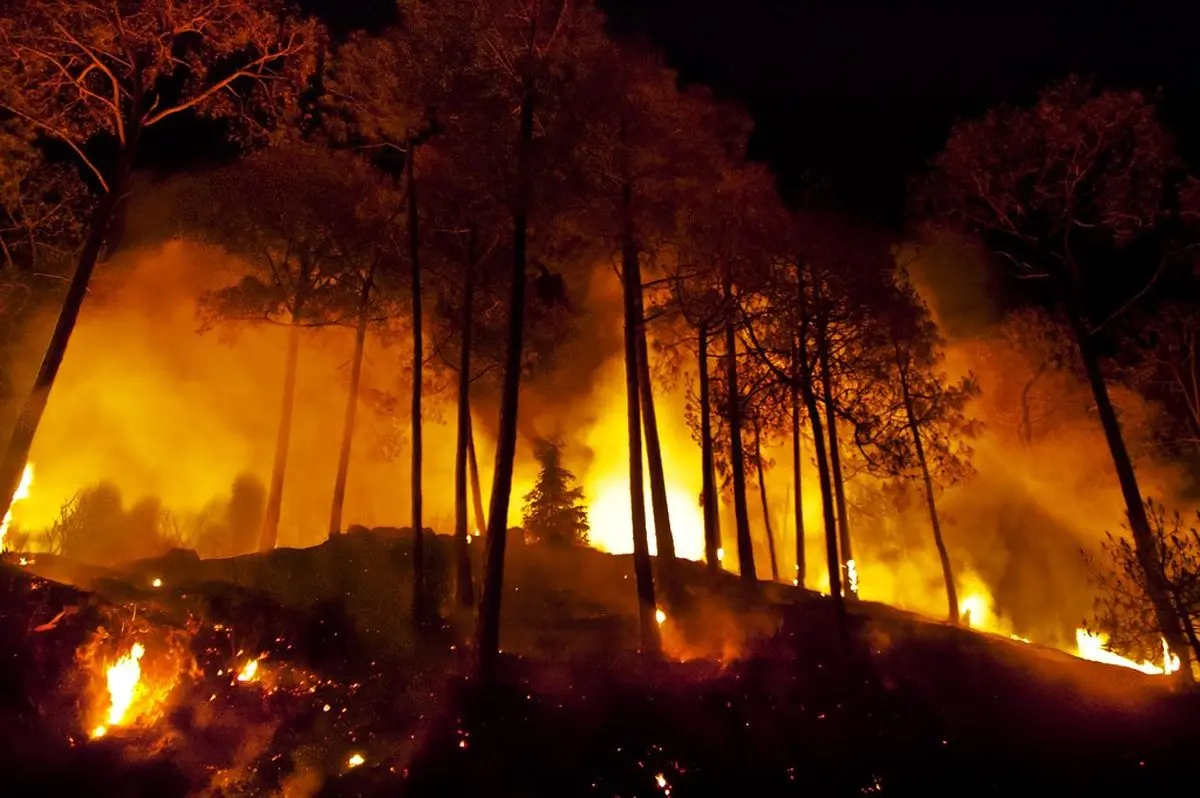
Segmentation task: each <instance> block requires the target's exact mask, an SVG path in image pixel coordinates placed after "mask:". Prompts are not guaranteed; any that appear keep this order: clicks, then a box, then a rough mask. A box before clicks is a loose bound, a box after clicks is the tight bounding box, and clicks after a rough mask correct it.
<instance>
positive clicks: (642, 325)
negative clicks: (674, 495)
mask: <svg viewBox="0 0 1200 798" xmlns="http://www.w3.org/2000/svg"><path fill="white" fill-rule="evenodd" d="M637 279H638V291H637V297H636V298H637V311H636V312H637V318H638V319H640V320H641V321H640V322H639V324H638V336H637V355H638V362H637V365H638V384H639V387H640V388H641V404H642V423H643V425H644V427H645V430H644V434H645V438H646V461H647V463H648V464H649V466H650V505H651V508H652V509H653V511H654V543H655V547H656V549H657V551H658V567H659V571H660V573H661V574H662V575H663V582H664V587H666V586H669V585H671V584H672V574H673V571H674V565H675V537H674V536H673V535H672V534H671V511H670V508H669V507H668V505H667V479H666V476H665V474H664V473H663V456H662V446H661V445H660V442H659V438H658V417H657V415H656V414H655V412H654V387H653V384H652V383H651V381H650V351H649V350H650V347H649V346H647V345H646V312H645V307H644V304H643V300H642V288H641V279H642V278H641V265H640V264H638V269H637Z"/></svg>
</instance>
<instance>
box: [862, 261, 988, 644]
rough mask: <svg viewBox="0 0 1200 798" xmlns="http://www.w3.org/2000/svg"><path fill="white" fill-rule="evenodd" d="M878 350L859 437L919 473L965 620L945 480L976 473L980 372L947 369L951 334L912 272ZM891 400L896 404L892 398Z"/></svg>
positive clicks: (949, 593) (907, 472)
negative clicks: (945, 523) (943, 506)
mask: <svg viewBox="0 0 1200 798" xmlns="http://www.w3.org/2000/svg"><path fill="white" fill-rule="evenodd" d="M884 303H885V304H884V305H883V307H881V314H880V315H881V319H880V321H881V322H882V324H881V328H880V329H879V334H880V335H879V338H878V339H877V346H878V347H879V351H878V352H877V355H878V357H879V358H880V363H881V367H882V368H881V370H880V373H879V377H880V379H879V381H878V383H876V385H875V386H874V387H875V390H874V391H872V392H871V394H872V397H873V398H874V400H875V401H874V402H873V407H872V409H871V410H870V411H869V412H866V413H863V414H862V415H863V416H864V417H865V418H867V419H869V420H867V421H865V422H862V423H860V424H859V425H858V428H857V434H856V438H857V440H858V443H859V446H860V448H864V447H863V445H864V443H866V444H868V445H873V446H875V447H877V448H878V449H879V450H880V451H882V453H883V454H884V458H883V459H884V463H883V464H882V465H883V473H884V474H885V475H887V476H891V477H898V478H911V479H919V480H920V481H921V484H922V487H923V488H924V492H925V504H926V508H927V510H928V513H929V526H930V530H931V532H932V533H933V542H934V546H935V547H936V548H937V553H938V560H939V561H940V563H941V566H942V579H943V581H944V583H945V586H946V603H947V608H948V618H949V620H950V622H951V623H954V624H957V623H959V622H960V613H959V605H958V589H957V587H956V585H955V581H954V569H953V567H952V565H951V561H950V554H949V551H948V549H947V548H946V543H945V540H944V538H943V536H942V525H941V520H940V518H939V516H938V510H937V498H936V497H937V488H938V487H945V486H946V485H949V484H952V483H954V482H956V481H958V480H959V479H962V478H964V477H966V476H968V475H969V474H970V473H971V466H970V456H971V449H970V446H969V443H968V442H969V441H970V440H971V439H972V438H973V437H974V436H975V435H976V427H977V425H976V424H975V422H973V421H972V420H971V419H969V418H968V417H967V416H966V415H965V409H966V404H967V402H968V401H969V400H971V399H972V398H974V397H975V396H976V395H977V393H978V388H977V386H976V384H975V382H974V379H973V377H971V376H968V377H963V378H961V379H959V380H957V381H951V380H950V379H949V378H948V377H947V376H946V375H945V374H943V373H941V371H940V369H941V366H942V361H943V357H944V355H943V341H942V340H941V336H940V335H939V333H938V330H937V326H936V325H935V324H934V322H933V320H932V319H931V318H930V316H929V312H928V310H927V308H926V307H925V305H924V303H923V302H922V300H921V298H920V297H919V296H918V295H917V293H916V291H915V290H914V289H913V287H912V285H911V284H910V283H909V282H908V279H907V276H906V275H904V274H903V273H901V274H900V275H899V276H898V278H897V285H896V290H895V291H894V293H893V294H892V295H891V296H889V297H886V298H885V299H884ZM888 405H890V407H889V406H888Z"/></svg>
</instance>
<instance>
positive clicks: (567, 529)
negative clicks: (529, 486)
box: [524, 439, 588, 544]
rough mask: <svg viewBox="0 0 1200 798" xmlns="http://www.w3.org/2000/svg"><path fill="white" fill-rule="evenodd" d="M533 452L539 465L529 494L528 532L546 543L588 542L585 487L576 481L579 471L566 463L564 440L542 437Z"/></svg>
mask: <svg viewBox="0 0 1200 798" xmlns="http://www.w3.org/2000/svg"><path fill="white" fill-rule="evenodd" d="M533 454H534V457H535V458H536V459H537V462H538V466H539V469H538V476H537V481H536V482H535V483H534V485H533V490H531V491H530V492H529V493H527V494H525V516H524V526H525V533H526V534H527V535H528V536H530V538H532V539H533V540H536V541H540V542H542V543H555V544H564V543H574V544H584V543H587V539H588V519H587V506H586V505H585V504H583V488H581V487H579V486H578V485H576V484H575V475H574V474H573V473H571V472H570V471H569V470H568V469H567V468H565V467H564V466H563V464H562V444H561V443H560V442H559V441H556V440H545V439H543V440H539V441H537V442H536V443H535V444H534V450H533Z"/></svg>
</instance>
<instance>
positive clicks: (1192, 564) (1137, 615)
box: [1090, 500, 1200, 661]
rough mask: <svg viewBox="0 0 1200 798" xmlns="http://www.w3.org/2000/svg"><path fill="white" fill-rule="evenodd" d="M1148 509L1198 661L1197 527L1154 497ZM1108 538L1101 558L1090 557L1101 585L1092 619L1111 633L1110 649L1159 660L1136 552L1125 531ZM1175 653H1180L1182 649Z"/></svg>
mask: <svg viewBox="0 0 1200 798" xmlns="http://www.w3.org/2000/svg"><path fill="white" fill-rule="evenodd" d="M1146 515H1147V516H1148V517H1149V519H1150V526H1151V530H1152V531H1153V539H1154V547H1155V552H1156V560H1157V562H1159V563H1161V564H1162V569H1163V575H1164V577H1165V580H1166V584H1167V589H1168V591H1169V593H1170V595H1171V603H1172V606H1173V607H1174V609H1175V612H1176V614H1177V615H1178V617H1179V621H1180V623H1181V624H1182V625H1183V630H1184V634H1185V635H1186V637H1187V640H1188V641H1189V643H1190V644H1191V646H1192V649H1193V651H1194V652H1195V656H1196V658H1197V660H1198V661H1200V531H1198V530H1197V529H1196V528H1195V527H1192V528H1189V529H1185V528H1184V525H1183V519H1182V517H1181V516H1180V514H1179V513H1178V512H1176V513H1174V514H1173V515H1172V516H1170V517H1168V516H1167V514H1166V512H1165V510H1164V509H1163V506H1162V505H1160V504H1155V503H1154V502H1153V500H1147V501H1146ZM1197 518H1198V519H1200V513H1197ZM1107 538H1108V539H1107V541H1106V542H1105V543H1102V544H1101V550H1102V552H1103V554H1104V558H1103V559H1104V561H1103V562H1102V563H1096V562H1095V561H1091V562H1090V564H1091V566H1092V571H1093V579H1094V582H1095V584H1096V586H1097V587H1098V588H1099V595H1098V596H1097V598H1096V618H1095V623H1096V625H1097V626H1098V627H1099V628H1100V629H1102V630H1104V631H1105V632H1107V633H1108V634H1109V639H1110V644H1111V647H1112V648H1113V649H1114V650H1118V651H1124V652H1126V653H1128V654H1129V655H1131V656H1136V657H1141V658H1143V659H1146V660H1150V661H1154V660H1158V659H1160V658H1161V657H1162V654H1163V642H1162V637H1161V633H1160V632H1159V628H1158V623H1157V622H1156V620H1155V615H1154V607H1153V605H1152V604H1151V602H1150V598H1149V596H1148V594H1147V592H1146V584H1145V580H1146V577H1145V572H1144V571H1143V569H1142V567H1141V564H1140V563H1139V562H1138V557H1137V552H1136V551H1135V550H1134V547H1133V544H1132V543H1131V542H1130V540H1129V538H1128V537H1117V536H1115V535H1113V534H1112V533H1107ZM1176 653H1178V654H1179V655H1180V656H1181V657H1182V656H1183V654H1184V653H1185V652H1176Z"/></svg>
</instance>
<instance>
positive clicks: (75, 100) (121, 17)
mask: <svg viewBox="0 0 1200 798" xmlns="http://www.w3.org/2000/svg"><path fill="white" fill-rule="evenodd" d="M311 30H312V29H311V26H305V25H301V24H298V23H297V22H296V21H295V20H294V19H293V18H291V17H290V16H288V15H287V14H286V13H285V10H284V7H283V5H282V3H279V2H275V0H133V2H122V3H112V2H102V1H101V0H13V2H10V3H7V4H5V6H4V8H3V12H2V16H0V108H3V109H4V110H5V111H6V112H7V114H9V115H11V116H13V117H16V118H18V119H20V120H22V121H23V122H25V123H26V124H28V125H29V126H30V127H31V128H32V129H33V130H35V131H36V132H37V134H39V135H41V136H45V137H46V138H50V139H54V140H56V141H58V142H61V143H62V144H63V145H65V146H66V147H67V148H68V149H69V150H70V151H71V152H72V153H74V155H75V157H76V159H77V161H78V163H79V166H80V169H81V170H83V171H84V173H85V176H86V177H87V179H88V180H89V181H90V182H91V183H92V185H93V187H94V188H95V189H96V191H97V192H98V193H99V199H98V200H97V202H96V203H95V207H94V210H93V212H92V214H91V218H90V221H89V222H88V226H87V234H86V237H85V238H84V241H83V245H82V248H81V250H80V252H79V256H78V260H77V263H76V267H75V272H74V275H73V276H72V278H71V281H70V285H69V287H68V289H67V293H66V296H65V298H64V300H63V306H62V311H61V313H60V314H59V317H58V322H57V324H56V325H55V327H54V332H53V333H52V335H51V337H50V342H49V344H48V346H47V348H46V355H45V358H44V359H43V361H42V365H41V368H40V369H39V371H38V374H37V377H36V379H35V380H34V384H33V387H32V389H31V391H30V393H29V397H28V398H27V399H26V401H25V404H24V406H23V408H22V410H21V414H20V416H19V418H18V420H17V424H16V428H15V429H14V431H13V434H12V438H11V439H10V441H9V444H8V447H7V449H6V450H5V454H4V459H3V460H2V461H0V513H3V512H4V511H6V510H7V509H8V506H9V502H10V501H11V497H12V494H13V492H14V491H15V490H16V487H17V485H18V484H19V482H20V479H21V473H22V471H23V470H24V468H25V462H26V460H27V459H28V457H29V448H30V446H31V445H32V443H33V438H34V435H35V433H36V432H37V427H38V424H39V423H40V421H41V417H42V413H43V412H44V411H45V408H46V402H47V400H48V399H49V395H50V390H51V388H52V387H53V385H54V380H55V378H56V377H57V375H58V370H59V367H60V366H61V365H62V360H63V357H64V355H65V354H66V349H67V343H68V341H69V340H70V337H71V333H72V331H73V330H74V329H75V323H76V320H77V319H78V317H79V310H80V308H81V307H82V305H83V299H84V296H85V295H86V294H87V289H88V284H89V282H90V281H91V276H92V271H93V269H94V268H95V265H96V261H97V260H98V259H99V258H100V256H101V251H102V249H103V248H104V246H105V243H106V241H108V243H109V244H110V245H111V243H112V242H111V240H110V234H111V233H112V232H113V226H114V225H113V223H114V220H115V217H116V214H117V211H118V207H119V204H120V202H121V201H122V199H123V197H124V195H125V193H126V191H127V190H128V182H129V177H130V174H131V172H132V170H133V167H134V162H135V159H136V156H137V152H138V146H139V144H140V142H141V140H142V133H143V131H144V130H147V129H149V128H152V127H154V126H156V125H158V124H160V123H162V122H163V121H164V120H166V119H169V118H171V117H173V116H175V115H177V114H180V113H184V112H190V113H200V114H206V115H210V116H221V117H236V119H237V121H238V125H237V126H235V127H237V129H239V130H241V131H242V132H243V133H251V134H253V133H260V132H262V131H263V130H264V129H265V128H267V127H270V126H271V124H272V123H273V122H274V121H275V119H276V118H277V117H278V116H279V114H280V111H281V109H283V108H284V107H286V105H287V104H288V102H289V101H290V100H291V99H293V98H294V93H295V90H296V87H297V86H298V85H299V80H298V79H297V75H296V72H297V68H298V67H299V59H298V56H299V55H300V54H301V53H302V52H303V48H304V45H305V42H306V41H307V39H308V37H309V34H310V33H311ZM96 140H108V141H115V143H116V145H117V157H116V159H115V162H113V163H111V164H104V163H102V162H100V161H98V160H96V159H94V158H92V157H91V156H90V155H89V154H88V153H89V151H90V150H89V146H90V145H91V144H92V143H93V142H94V141H96Z"/></svg>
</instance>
